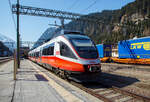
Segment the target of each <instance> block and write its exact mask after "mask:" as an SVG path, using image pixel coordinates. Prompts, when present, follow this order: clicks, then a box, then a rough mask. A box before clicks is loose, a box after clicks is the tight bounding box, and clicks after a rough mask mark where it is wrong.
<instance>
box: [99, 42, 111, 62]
mask: <svg viewBox="0 0 150 102" xmlns="http://www.w3.org/2000/svg"><path fill="white" fill-rule="evenodd" d="M96 47H97V49H98V54H99V58H100V60H101V62H110V57H111V55H112V47H111V45H106V44H98V45H96Z"/></svg>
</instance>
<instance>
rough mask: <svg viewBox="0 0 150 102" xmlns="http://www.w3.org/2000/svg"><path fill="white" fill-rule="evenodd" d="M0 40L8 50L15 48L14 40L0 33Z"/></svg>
mask: <svg viewBox="0 0 150 102" xmlns="http://www.w3.org/2000/svg"><path fill="white" fill-rule="evenodd" d="M0 41H1V42H3V44H4V45H5V46H7V47H8V48H9V50H10V51H13V50H14V49H15V48H16V42H15V41H14V40H12V39H10V38H9V37H7V36H4V35H2V34H0Z"/></svg>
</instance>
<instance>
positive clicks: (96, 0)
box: [82, 0, 98, 12]
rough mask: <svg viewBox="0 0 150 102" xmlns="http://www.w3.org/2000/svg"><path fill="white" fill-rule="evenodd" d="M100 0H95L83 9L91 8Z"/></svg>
mask: <svg viewBox="0 0 150 102" xmlns="http://www.w3.org/2000/svg"><path fill="white" fill-rule="evenodd" d="M97 2H98V0H95V1H94V2H93V3H92V4H90V5H89V6H88V7H87V8H85V9H84V10H82V12H83V11H87V10H88V9H90V8H91V7H92V6H94V5H95V4H96V3H97Z"/></svg>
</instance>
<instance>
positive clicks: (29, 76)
mask: <svg viewBox="0 0 150 102" xmlns="http://www.w3.org/2000/svg"><path fill="white" fill-rule="evenodd" d="M54 77H56V76H54V75H53V74H50V72H48V71H47V70H45V69H43V68H41V67H40V66H38V65H36V64H35V63H33V62H31V61H29V60H22V61H21V68H20V69H18V73H17V80H16V81H14V80H13V61H10V62H8V63H6V64H3V65H0V102H101V101H100V100H98V99H96V98H95V97H93V96H91V95H89V94H87V93H85V92H83V91H82V90H80V89H78V88H76V87H74V86H71V85H69V83H66V82H65V83H63V82H61V81H63V80H62V79H59V80H58V79H57V80H56V79H54ZM60 83H61V84H60Z"/></svg>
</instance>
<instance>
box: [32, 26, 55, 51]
mask: <svg viewBox="0 0 150 102" xmlns="http://www.w3.org/2000/svg"><path fill="white" fill-rule="evenodd" d="M55 30H56V28H55V27H50V28H48V29H46V31H45V32H44V33H43V34H42V35H41V37H40V38H39V39H38V40H37V42H36V43H35V44H34V45H33V48H36V47H38V46H40V45H42V44H43V43H44V42H46V41H48V40H50V39H51V38H52V37H53V34H54V32H55Z"/></svg>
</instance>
